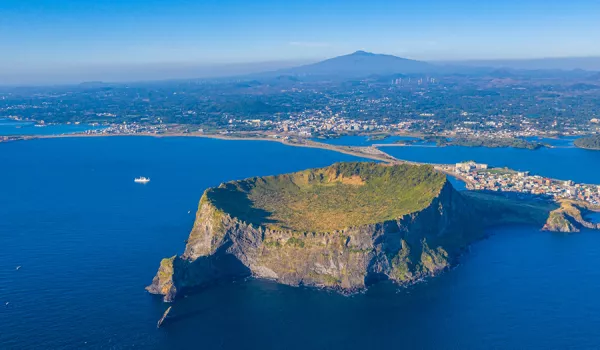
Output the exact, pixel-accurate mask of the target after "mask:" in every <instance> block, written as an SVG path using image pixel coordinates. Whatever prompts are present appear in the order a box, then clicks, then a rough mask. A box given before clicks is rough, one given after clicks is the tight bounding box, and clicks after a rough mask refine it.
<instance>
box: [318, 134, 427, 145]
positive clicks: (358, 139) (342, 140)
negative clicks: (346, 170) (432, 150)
mask: <svg viewBox="0 0 600 350" xmlns="http://www.w3.org/2000/svg"><path fill="white" fill-rule="evenodd" d="M313 140H315V141H317V142H322V143H327V144H330V145H338V146H370V145H373V144H386V143H390V144H391V143H395V142H396V141H414V140H420V139H419V138H418V137H412V136H390V137H387V138H385V139H383V140H371V139H370V138H369V137H368V136H341V137H337V138H332V139H318V138H315V139H313Z"/></svg>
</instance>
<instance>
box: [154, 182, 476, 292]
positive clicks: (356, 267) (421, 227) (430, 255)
mask: <svg viewBox="0 0 600 350" xmlns="http://www.w3.org/2000/svg"><path fill="white" fill-rule="evenodd" d="M471 215H472V214H471V211H470V210H469V207H468V205H467V203H466V202H465V200H464V199H463V198H462V196H461V195H460V194H459V193H458V192H456V191H455V190H454V189H453V188H452V186H451V185H450V183H448V182H446V183H445V184H444V186H443V187H442V189H441V191H440V193H439V194H438V196H436V197H435V198H434V199H433V200H432V201H431V203H430V204H429V205H428V206H427V207H426V208H424V209H423V210H420V211H418V212H414V213H411V214H406V215H403V216H402V217H400V218H398V219H396V220H390V221H385V222H381V223H376V224H368V225H361V226H356V227H349V228H346V229H342V230H335V231H332V232H323V233H318V232H303V233H299V232H294V231H291V230H272V229H268V228H265V227H261V226H258V227H257V226H253V225H250V224H247V223H245V222H243V221H241V220H239V219H237V218H233V217H231V216H230V215H229V214H227V213H225V212H222V211H220V210H219V209H217V208H216V207H215V206H214V205H213V204H212V203H211V202H210V201H209V200H207V198H206V194H205V195H204V196H203V197H202V200H201V201H200V206H199V209H198V212H197V215H196V222H195V224H194V227H193V229H192V232H191V234H190V237H189V239H188V243H187V246H186V249H185V252H184V254H183V255H182V256H180V257H179V256H176V257H172V258H169V259H163V261H162V262H161V265H160V268H159V271H158V273H157V275H156V277H155V278H154V280H153V282H152V285H150V286H149V287H148V288H147V289H148V291H150V292H151V293H155V294H161V295H164V298H165V301H171V300H173V299H174V298H175V297H176V296H177V295H179V294H181V293H186V291H188V290H193V289H194V288H198V287H202V286H204V285H206V284H209V283H212V282H214V281H216V280H219V279H228V278H234V277H239V276H244V275H253V276H255V277H258V278H266V279H272V280H275V281H277V282H279V283H284V284H289V285H310V286H322V287H329V288H334V289H338V290H340V291H346V292H352V291H356V290H360V289H363V288H365V287H366V286H367V285H368V284H369V283H371V282H374V281H377V280H380V279H391V280H394V281H397V282H399V283H409V282H413V281H416V280H418V279H420V278H423V277H426V276H433V275H436V274H438V273H439V272H440V271H442V270H444V269H445V268H447V267H448V266H449V265H450V264H451V263H452V261H453V260H454V259H455V258H456V256H457V255H458V254H459V253H460V251H461V250H462V249H464V248H465V247H466V246H467V245H468V244H469V243H470V242H472V241H473V240H475V239H478V238H479V237H481V230H480V229H479V228H480V227H479V226H478V225H477V224H475V221H476V220H475V218H473V217H471Z"/></svg>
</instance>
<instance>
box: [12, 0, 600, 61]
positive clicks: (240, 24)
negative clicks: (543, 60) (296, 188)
mask: <svg viewBox="0 0 600 350" xmlns="http://www.w3.org/2000/svg"><path fill="white" fill-rule="evenodd" d="M358 49H363V50H368V51H373V52H379V53H390V54H395V55H399V56H404V57H409V58H416V59H428V60H448V59H485V58H533V57H556V56H600V1H598V0H569V1H564V0H563V1H558V0H502V1H499V0H495V1H489V0H475V1H471V0H418V1H417V0H412V1H406V0H404V1H403V0H385V1H383V0H367V1H365V0H303V1H294V0H287V1H285V0H279V1H275V0H195V1H191V0H163V1H157V0H93V1H92V0H0V52H1V53H2V54H1V55H0V72H6V71H11V72H20V71H23V70H29V71H44V70H47V69H59V70H60V69H63V68H65V67H67V68H68V67H79V66H94V65H109V66H112V65H115V66H119V65H121V66H126V65H131V64H140V63H145V64H157V63H160V64H163V63H175V62H186V63H194V64H208V63H210V64H215V63H219V64H220V63H240V62H261V61H284V60H311V59H320V58H325V57H332V56H336V55H339V54H344V53H349V52H352V51H356V50H358Z"/></svg>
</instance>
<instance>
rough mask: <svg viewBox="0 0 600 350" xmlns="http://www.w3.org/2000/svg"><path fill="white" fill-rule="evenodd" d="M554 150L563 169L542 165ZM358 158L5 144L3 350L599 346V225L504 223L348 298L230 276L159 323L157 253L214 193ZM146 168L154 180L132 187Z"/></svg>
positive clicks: (0, 257) (191, 145) (129, 144)
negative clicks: (409, 277)
mask: <svg viewBox="0 0 600 350" xmlns="http://www.w3.org/2000/svg"><path fill="white" fill-rule="evenodd" d="M393 149H394V150H401V151H402V152H405V153H403V155H404V156H407V157H408V156H413V157H434V158H435V157H437V154H435V153H431V154H429V155H427V154H424V153H420V152H419V151H417V152H414V150H418V148H417V147H403V148H401V147H396V148H393ZM448 149H450V148H444V149H438V151H442V152H448ZM411 150H412V151H411ZM432 150H435V149H432ZM484 150H485V149H484ZM506 150H508V149H506ZM556 150H558V149H555V150H554V151H556ZM488 151H492V153H491V155H486V154H487V153H486V152H483V151H480V152H478V153H477V154H475V156H480V157H481V158H484V159H481V161H485V159H493V160H497V161H503V160H506V161H507V162H508V161H513V162H519V164H523V165H526V164H528V165H529V166H530V168H537V170H539V171H546V170H547V171H554V172H556V173H557V174H565V175H569V177H570V178H577V177H579V178H583V179H588V178H589V179H593V176H598V175H597V174H598V173H595V174H592V175H590V174H588V172H590V171H591V170H590V169H592V170H593V169H596V168H593V167H591V166H589V164H587V163H580V162H577V161H573V159H572V158H574V157H575V158H576V157H583V158H586V157H588V158H587V159H590V161H591V160H593V159H596V158H594V157H595V155H593V154H587V153H583V154H584V155H577V154H575V153H569V156H567V157H566V158H568V159H564V158H563V157H565V155H564V153H561V152H558V153H554V154H549V155H546V156H539V153H535V152H529V153H513V152H512V151H508V152H506V153H502V152H500V153H498V152H497V151H496V150H488ZM576 151H578V152H586V151H582V150H576ZM406 152H408V153H406ZM410 152H414V153H410ZM536 152H537V151H536ZM515 154H518V156H519V157H521V158H526V159H519V160H514V159H513V157H514V156H515ZM542 154H543V153H542ZM449 156H450V155H448V157H449ZM460 156H462V155H456V157H457V158H458V157H460ZM466 156H469V157H470V156H474V155H473V154H471V155H469V154H466ZM550 156H552V157H556V159H558V160H559V161H557V162H556V163H554V166H550V165H547V164H538V163H536V162H544V161H546V160H547V159H548V157H550ZM486 157H488V158H486ZM583 158H579V159H583ZM353 159H355V158H353V157H350V156H346V155H342V154H338V153H335V152H330V151H325V150H318V149H308V148H296V147H288V146H284V145H281V144H278V143H273V142H252V141H221V140H210V139H199V138H198V139H196V138H148V137H112V138H77V139H48V140H33V141H26V142H13V143H5V144H0V164H1V167H2V168H1V169H0V242H1V244H0V302H2V303H1V304H0V324H1V325H2V328H1V330H0V348H6V349H12V348H18V349H37V348H65V349H80V348H94V349H95V348H105V349H122V348H133V347H135V348H143V349H155V348H156V349H167V348H171V349H173V348H203V349H237V348H262V349H282V348H287V349H365V348H375V347H382V348H405V349H412V348H419V349H481V348H503V349H504V348H529V349H563V348H573V349H589V348H598V347H600V333H598V331H597V330H598V329H599V327H600V300H598V298H596V295H599V293H600V282H598V281H600V278H599V277H600V270H598V269H597V268H596V266H598V265H599V264H600V235H598V234H597V232H592V231H586V232H582V233H581V234H576V235H571V236H564V235H557V234H550V233H545V232H540V231H539V230H538V228H537V227H503V228H497V229H495V230H493V231H491V232H490V233H491V234H492V237H491V238H489V239H487V240H484V241H481V242H478V243H477V244H475V245H474V246H473V247H472V250H471V252H470V253H469V254H467V255H465V256H464V257H463V259H462V263H461V265H460V266H459V267H457V268H456V269H454V270H451V271H449V272H448V273H446V274H444V275H443V276H441V277H439V278H436V279H433V280H430V281H428V282H426V283H423V284H419V285H416V286H413V287H410V288H398V287H396V286H394V285H392V284H387V283H383V284H380V285H377V286H374V287H373V288H371V289H370V290H369V291H368V292H366V293H364V294H358V295H355V296H352V297H343V296H341V295H338V294H335V293H330V292H326V291H320V290H314V289H307V288H293V287H287V286H281V285H277V284H274V283H271V282H265V281H257V280H247V281H240V282H235V283H226V284H222V285H219V286H215V287H213V288H209V289H207V290H205V291H204V292H202V293H200V294H198V295H194V296H190V297H188V298H185V299H183V300H181V301H180V302H178V303H176V304H175V306H174V309H173V316H175V321H174V322H173V323H171V324H168V325H167V326H166V327H164V328H161V329H158V330H157V329H156V326H155V325H156V321H157V320H158V318H159V317H160V316H161V315H162V312H163V311H164V310H165V309H166V305H165V304H163V303H162V302H161V301H160V298H157V297H155V296H152V295H149V294H147V293H146V292H145V291H144V286H146V285H147V284H149V283H150V281H151V279H152V277H153V276H154V274H155V272H156V269H157V267H158V263H159V261H160V259H161V258H163V257H166V256H171V255H173V254H176V253H181V252H182V251H183V248H184V244H185V243H184V240H185V239H186V238H187V235H188V233H189V230H190V228H191V226H192V223H193V213H194V211H195V208H196V207H197V203H198V200H199V197H200V195H201V193H202V191H203V190H204V189H205V188H206V187H209V186H215V185H218V184H219V183H221V182H223V181H229V180H232V179H239V178H245V177H250V176H257V175H269V174H277V173H283V172H289V171H294V170H300V169H304V168H307V167H317V166H325V165H329V164H331V163H333V162H335V161H344V160H353ZM436 159H437V158H436ZM427 160H429V161H431V159H427ZM564 163H566V164H569V167H568V169H566V170H564V169H562V164H564ZM596 164H598V163H596ZM537 170H536V171H537ZM136 176H148V177H150V178H151V179H152V181H151V182H150V183H149V184H147V185H139V184H135V183H134V182H133V178H134V177H136ZM188 211H191V214H188ZM17 266H22V267H21V268H20V269H19V270H16V267H17ZM6 302H9V304H8V305H5V303H6Z"/></svg>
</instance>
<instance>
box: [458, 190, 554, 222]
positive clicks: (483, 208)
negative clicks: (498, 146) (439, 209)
mask: <svg viewBox="0 0 600 350" xmlns="http://www.w3.org/2000/svg"><path fill="white" fill-rule="evenodd" d="M460 193H461V195H462V196H463V197H464V198H465V199H466V200H467V201H468V202H469V203H470V204H471V207H472V208H473V210H474V211H475V214H476V215H477V216H478V218H479V219H480V220H481V221H482V224H483V226H484V227H494V226H501V225H506V224H531V225H537V226H539V228H540V229H541V228H542V227H543V225H544V224H545V223H546V221H547V220H548V217H549V216H550V213H551V212H552V211H554V210H556V209H558V208H559V207H560V205H559V204H558V203H556V202H555V201H554V200H553V199H552V198H551V197H549V196H546V195H535V194H527V193H515V192H491V191H461V192H460Z"/></svg>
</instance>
